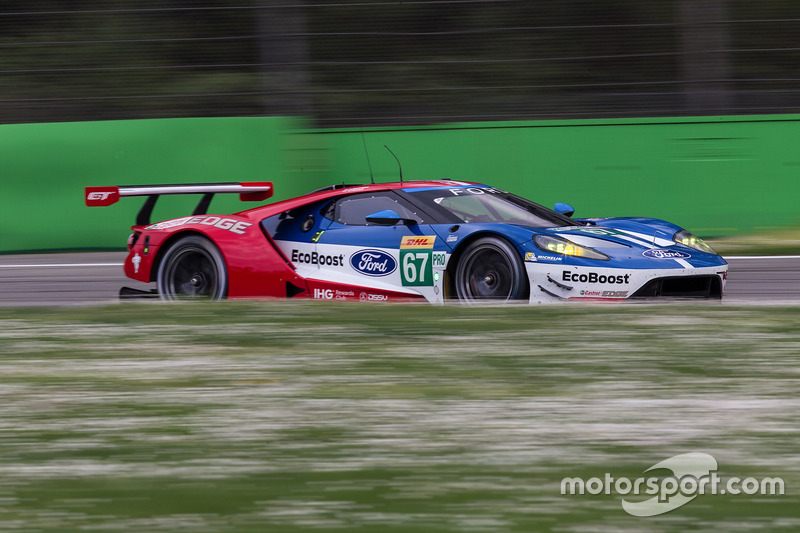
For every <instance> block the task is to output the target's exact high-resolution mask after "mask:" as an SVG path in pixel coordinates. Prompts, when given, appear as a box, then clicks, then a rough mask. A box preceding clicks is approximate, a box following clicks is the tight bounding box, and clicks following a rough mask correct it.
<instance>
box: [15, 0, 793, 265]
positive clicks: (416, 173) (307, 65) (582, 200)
mask: <svg viewBox="0 0 800 533" xmlns="http://www.w3.org/2000/svg"><path fill="white" fill-rule="evenodd" d="M798 36H800V3H798V2H796V1H789V0H763V1H759V2H753V1H744V0H670V1H662V2H641V1H634V0H608V1H603V2H599V1H587V0H537V1H532V0H411V1H406V2H394V1H374V0H339V1H328V0H326V1H321V0H249V1H246V0H201V1H188V0H180V1H179V0H164V1H162V0H159V1H158V2H156V1H154V0H144V1H137V2H132V1H125V0H116V1H104V2H101V1H98V0H87V1H73V2H63V1H58V0H32V1H25V2H23V1H21V0H10V1H6V2H3V3H2V4H1V5H0V147H3V150H4V153H5V154H6V155H5V157H4V158H3V160H2V163H3V167H2V168H3V171H4V176H5V178H4V183H3V191H2V192H3V194H2V195H0V211H1V212H3V213H5V214H6V217H5V220H3V223H2V224H0V252H13V251H26V250H40V251H41V250H63V249H73V250H75V249H97V248H101V249H109V248H118V247H121V246H122V245H123V244H124V242H125V238H126V237H127V227H129V225H130V222H131V221H132V220H133V217H134V214H135V211H136V209H137V206H135V205H134V203H135V202H121V203H120V204H121V205H120V206H115V207H114V208H113V209H109V210H87V209H86V208H85V206H84V205H83V202H82V201H80V200H79V198H80V197H79V196H78V195H79V194H80V192H81V191H82V190H83V187H84V186H87V185H112V184H119V185H124V184H145V183H196V182H215V181H253V180H256V181H258V180H273V181H275V183H276V184H277V186H276V196H275V198H274V200H280V199H285V198H288V197H292V196H296V195H300V194H304V193H306V192H308V191H310V190H313V189H315V188H318V187H323V186H326V185H330V184H331V183H342V182H347V183H359V182H361V183H365V182H368V181H369V180H371V179H375V180H377V181H396V180H397V179H398V177H399V170H400V168H399V167H398V162H397V161H396V160H395V159H394V157H393V156H392V155H391V154H390V153H389V152H388V151H387V150H386V147H387V146H388V147H391V149H392V151H393V152H395V153H396V154H397V156H398V158H399V159H400V162H401V164H402V170H403V173H404V176H405V178H406V179H431V178H433V179H440V178H453V179H462V180H468V181H479V182H483V183H489V184H492V185H494V186H497V187H501V188H505V189H507V190H510V191H514V192H516V193H517V194H520V195H523V196H527V197H530V198H532V199H534V200H536V201H537V202H540V203H542V204H544V205H553V203H554V202H562V201H566V202H569V203H571V204H573V205H575V206H576V208H577V211H576V214H577V216H579V217H603V216H651V217H655V218H663V219H666V220H670V221H672V222H675V223H676V224H679V225H681V226H683V227H686V228H689V229H691V230H693V231H695V232H696V233H697V234H698V235H700V236H702V237H704V238H712V239H713V238H725V239H727V238H728V237H729V236H735V237H736V238H737V239H740V237H741V236H743V235H755V237H754V238H753V239H751V241H750V242H747V243H744V244H740V243H739V242H737V243H721V244H719V245H718V246H719V247H721V249H722V250H723V251H725V252H726V253H727V252H735V253H740V252H748V253H749V252H753V253H755V252H754V247H755V248H759V250H758V253H761V252H765V251H766V248H765V246H767V247H769V248H770V251H776V250H777V251H783V252H788V253H795V252H796V251H797V250H798V249H800V231H798V230H797V229H796V228H798V227H800V216H799V215H798V211H797V209H796V205H795V201H794V198H796V197H797V196H798V195H800V180H797V169H798V168H800V156H798V152H797V149H796V146H795V141H794V139H797V138H798V137H800V85H799V84H798V82H800V73H798V68H797V65H798V64H800V37H798ZM32 183H36V184H37V187H38V188H39V190H41V191H42V192H41V194H39V195H36V196H33V195H31V184H32ZM65 198H67V199H69V201H65ZM193 201H194V200H193V199H191V198H187V199H169V200H168V201H163V202H159V210H157V212H156V214H155V217H156V218H159V219H161V220H163V219H167V218H173V217H175V216H179V215H180V214H182V213H183V212H185V211H186V209H189V208H190V207H189V205H190V204H191V202H193ZM181 202H184V203H181ZM184 204H185V205H184ZM242 208H243V207H242V206H241V204H239V203H238V202H237V201H236V200H235V199H225V198H219V199H215V205H214V206H213V209H214V210H217V211H218V212H220V213H223V212H224V213H230V212H233V211H238V210H240V209H242ZM52 212H60V213H62V214H63V216H65V217H67V218H69V219H70V220H71V224H72V228H73V229H74V231H72V232H69V234H67V235H63V234H55V233H53V232H52V231H51V225H50V221H49V214H50V213H52ZM785 229H788V230H789V234H784V233H785V232H784V230H785ZM776 231H777V232H782V233H781V235H777V236H776V235H772V233H774V232H776ZM767 233H769V234H770V235H769V236H768V237H766V238H765V237H764V235H765V234H767ZM748 238H749V237H748Z"/></svg>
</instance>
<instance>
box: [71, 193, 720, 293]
mask: <svg viewBox="0 0 800 533" xmlns="http://www.w3.org/2000/svg"><path fill="white" fill-rule="evenodd" d="M272 192H273V184H272V183H270V182H256V183H219V184H198V185H147V186H131V187H87V188H86V203H87V205H90V206H99V205H110V204H113V203H115V202H116V201H118V200H119V199H120V198H121V197H126V196H147V200H146V201H145V204H144V206H143V207H142V209H141V211H140V212H139V215H138V216H137V221H136V225H135V226H133V234H132V235H131V237H130V239H129V242H128V249H129V253H128V256H127V258H126V260H125V265H124V270H125V274H126V275H127V276H128V277H129V278H131V279H134V280H138V281H141V282H145V283H155V288H154V289H151V290H149V291H141V290H135V289H129V288H122V289H121V291H120V295H121V296H122V297H135V296H155V295H157V296H159V297H160V298H162V299H164V300H174V299H181V298H196V297H202V298H209V299H223V298H316V299H324V300H362V301H364V300H366V301H387V300H410V299H423V300H427V301H429V302H432V303H439V302H444V301H446V300H457V301H461V302H476V301H485V300H488V301H512V300H519V301H525V302H530V303H534V302H554V301H565V300H604V301H606V300H609V301H615V300H616V301H619V300H627V299H631V298H647V299H649V298H662V297H673V298H721V297H722V294H723V291H724V287H725V281H726V278H727V270H728V265H727V263H726V262H725V260H724V259H723V258H722V257H720V256H719V255H717V254H716V253H715V252H714V250H712V249H711V248H710V247H709V246H708V245H707V244H706V243H704V242H703V241H702V240H701V239H699V238H697V237H695V236H694V235H692V234H691V233H689V232H688V231H686V230H685V229H683V228H680V227H678V226H676V225H674V224H671V223H669V222H665V221H663V220H657V219H651V218H602V219H573V218H570V217H571V215H572V208H571V207H570V206H569V205H567V204H556V210H552V209H549V208H547V207H544V206H541V205H539V204H536V203H534V202H532V201H530V200H527V199H524V198H521V197H519V196H516V195H514V194H511V193H509V192H506V191H503V190H500V189H497V188H495V187H490V186H488V185H483V184H479V183H468V182H462V181H452V180H434V181H411V182H408V181H407V182H399V183H381V184H371V185H338V186H331V187H327V188H324V189H320V190H318V191H314V192H312V193H309V194H306V195H304V196H300V197H297V198H293V199H289V200H284V201H281V202H276V203H272V204H267V205H263V206H260V207H256V208H254V209H248V210H246V211H241V212H238V213H234V214H230V215H213V214H207V213H206V211H207V210H208V206H209V204H210V202H211V199H212V197H213V196H214V194H218V193H239V194H240V196H241V197H242V199H243V200H256V201H263V200H266V199H267V198H269V197H270V196H271V195H272ZM164 194H201V195H202V197H201V199H200V201H199V203H198V205H197V208H196V209H195V210H194V212H193V213H192V214H191V215H189V216H184V217H181V218H176V219H172V220H167V221H164V222H158V223H155V224H151V223H150V220H149V219H150V216H151V213H152V210H153V206H154V205H155V202H156V200H157V199H158V197H159V196H160V195H164Z"/></svg>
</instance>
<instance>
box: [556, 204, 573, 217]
mask: <svg viewBox="0 0 800 533" xmlns="http://www.w3.org/2000/svg"><path fill="white" fill-rule="evenodd" d="M555 211H556V213H561V214H562V215H564V216H567V217H571V216H572V215H574V214H575V208H574V207H572V206H571V205H569V204H562V203H561V202H557V203H556V205H555Z"/></svg>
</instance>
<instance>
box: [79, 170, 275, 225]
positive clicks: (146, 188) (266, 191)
mask: <svg viewBox="0 0 800 533" xmlns="http://www.w3.org/2000/svg"><path fill="white" fill-rule="evenodd" d="M217 193H238V194H239V198H240V199H241V200H242V201H250V202H261V201H264V200H266V199H267V198H269V197H271V196H272V194H273V186H272V182H271V181H258V182H245V183H193V184H178V185H132V186H122V187H86V192H85V193H84V194H85V196H84V197H85V200H86V205H88V206H90V207H98V206H107V205H111V204H115V203H117V202H118V201H119V199H120V198H122V197H124V196H147V200H145V202H144V205H143V206H142V208H141V209H140V210H139V214H138V215H136V225H137V226H147V225H149V224H150V215H152V214H153V208H154V207H155V205H156V200H158V197H159V196H161V195H162V194H202V195H203V197H202V198H201V199H200V201H199V202H198V203H197V207H195V208H194V211H193V212H192V215H204V214H206V211H208V206H209V205H210V204H211V199H212V198H214V195H215V194H217Z"/></svg>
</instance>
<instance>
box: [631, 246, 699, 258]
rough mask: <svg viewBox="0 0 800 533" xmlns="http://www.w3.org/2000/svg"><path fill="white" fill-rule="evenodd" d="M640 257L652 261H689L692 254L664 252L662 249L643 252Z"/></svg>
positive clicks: (676, 251) (673, 251) (677, 251)
mask: <svg viewBox="0 0 800 533" xmlns="http://www.w3.org/2000/svg"><path fill="white" fill-rule="evenodd" d="M642 255H643V256H645V257H651V258H653V259H689V258H690V257H692V254H689V253H686V252H681V251H680V250H664V249H662V248H651V249H650V250H645V251H644V252H642Z"/></svg>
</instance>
